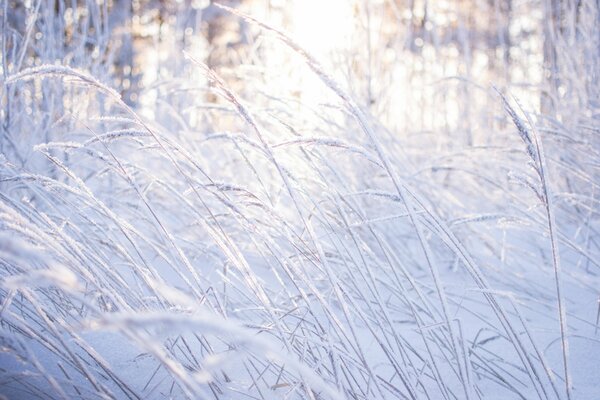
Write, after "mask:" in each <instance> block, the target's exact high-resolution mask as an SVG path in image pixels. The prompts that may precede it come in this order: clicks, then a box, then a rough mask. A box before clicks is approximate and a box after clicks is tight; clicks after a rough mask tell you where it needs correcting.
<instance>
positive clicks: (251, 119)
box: [0, 1, 600, 400]
mask: <svg viewBox="0 0 600 400" xmlns="http://www.w3.org/2000/svg"><path fill="white" fill-rule="evenodd" d="M32 3H33V4H32V7H31V8H30V9H28V11H27V13H28V14H27V15H29V17H28V18H26V20H24V21H23V24H24V25H23V27H21V28H23V29H22V30H21V31H19V30H11V29H9V28H10V24H9V23H8V22H7V21H8V16H9V15H12V14H10V13H9V12H8V10H9V7H12V5H9V2H8V1H7V2H4V4H3V7H4V12H3V16H4V25H3V42H2V43H3V78H2V103H1V105H2V111H1V114H0V115H1V116H2V137H1V138H0V140H1V141H0V150H1V151H2V155H1V156H0V345H1V348H2V352H1V353H0V394H1V395H3V396H5V397H7V398H10V399H12V398H15V399H21V398H32V399H34V398H41V399H54V398H56V399H61V398H86V399H93V398H119V399H121V398H131V399H148V398H155V399H162V398H171V397H172V398H191V399H196V398H201V399H204V398H206V399H210V398H215V399H244V398H257V399H271V398H290V399H296V398H297V399H304V398H308V399H379V398H381V399H393V398H399V399H405V398H408V399H447V400H451V399H463V398H464V399H508V398H515V399H533V398H540V399H594V398H598V397H600V391H599V389H598V385H597V379H598V378H597V377H598V372H597V371H598V368H599V367H600V334H599V332H598V329H599V326H598V325H599V317H600V293H599V289H598V288H600V279H599V275H598V272H599V267H600V243H599V242H598V240H599V238H600V235H599V234H598V229H599V228H600V226H599V219H598V210H599V209H600V208H599V206H598V201H599V200H598V188H599V182H600V179H599V178H600V177H599V169H598V168H599V166H600V162H599V160H600V157H599V153H598V152H599V151H600V139H599V137H600V136H599V134H600V119H599V115H600V108H599V107H600V103H599V99H598V93H599V87H598V81H597V71H598V70H599V69H598V68H597V67H600V55H599V54H598V48H599V47H598V46H596V47H593V45H590V41H591V42H592V43H596V44H600V38H599V37H598V35H599V34H600V33H599V32H600V30H599V29H598V18H599V17H598V15H599V14H598V12H599V10H598V6H597V4H596V5H594V4H593V3H594V2H592V1H590V2H584V3H583V4H584V5H583V6H582V7H585V9H586V12H587V13H586V14H585V18H584V17H582V18H583V19H582V21H580V24H579V25H578V28H577V32H576V33H577V37H574V38H572V39H569V37H568V35H567V33H568V29H565V31H564V32H562V31H561V34H560V35H558V31H557V35H555V39H554V40H555V41H556V42H555V43H554V46H555V48H556V53H557V57H558V62H557V63H558V64H559V65H561V67H562V68H563V69H562V70H561V71H565V72H564V75H563V76H562V77H561V79H562V82H563V87H565V88H567V89H565V91H564V93H563V92H558V93H557V95H559V96H561V97H560V98H557V99H554V100H555V106H554V109H553V110H552V111H548V110H543V111H539V110H536V109H535V107H531V106H525V105H523V106H522V105H521V104H520V102H521V100H520V99H519V97H517V96H513V95H512V94H511V93H512V92H513V91H512V90H511V86H510V85H509V84H507V85H506V88H505V87H503V88H502V89H501V90H496V89H495V88H493V87H492V86H489V87H482V86H481V85H479V83H480V82H466V83H464V84H465V85H466V86H465V87H466V88H467V89H466V90H467V92H468V93H471V92H477V93H478V95H477V96H478V97H477V98H478V99H480V100H481V99H484V100H485V104H473V103H469V104H465V105H464V107H467V106H468V107H473V109H471V110H469V113H470V115H471V116H470V117H469V118H470V119H471V120H473V121H477V123H474V124H473V125H471V126H469V133H468V135H469V138H470V139H469V140H463V139H465V138H464V137H463V135H467V133H466V132H463V131H461V129H460V127H457V128H456V129H451V130H450V131H446V130H444V131H442V130H440V131H439V132H435V131H434V132H425V131H422V130H421V129H420V127H413V126H410V125H409V126H405V127H403V129H402V130H401V131H392V130H391V128H389V127H387V126H386V124H385V123H384V121H387V120H388V119H386V118H387V117H386V116H382V115H378V112H377V110H373V109H369V108H368V106H365V105H364V104H365V102H364V101H363V100H364V99H362V98H360V96H359V95H357V94H356V93H353V92H352V91H351V90H350V89H349V88H348V87H347V86H348V85H346V84H345V83H343V82H339V77H338V76H336V75H334V74H333V72H332V71H330V70H329V69H328V67H324V66H322V65H321V64H322V62H321V60H318V59H317V58H316V57H315V56H313V55H311V54H310V52H309V51H308V50H305V49H303V48H302V47H301V45H298V44H296V42H295V41H294V40H293V39H292V38H290V37H288V36H287V35H286V34H285V33H283V32H281V31H279V30H277V29H275V28H272V27H270V26H269V25H265V24H263V23H262V22H259V21H257V20H255V19H253V18H250V17H247V16H244V15H241V14H239V13H238V12H237V11H235V10H230V11H231V12H232V13H234V14H238V15H237V17H236V18H243V19H244V20H245V21H247V22H246V23H248V24H251V25H252V26H255V27H256V28H257V29H261V31H262V32H263V33H264V35H265V38H264V39H263V40H265V41H269V43H270V44H269V46H272V49H271V48H270V47H269V49H271V51H275V52H277V54H284V55H285V57H288V58H289V59H290V60H296V61H298V62H302V63H303V65H304V66H303V68H304V73H306V74H310V75H309V76H310V78H307V79H315V80H316V81H318V82H319V85H320V86H319V90H320V91H321V92H322V102H320V103H316V102H315V103H311V102H307V101H306V100H304V99H302V98H299V97H297V96H294V95H293V94H292V93H286V91H285V89H283V90H282V89H281V88H280V87H276V85H274V84H273V81H270V80H269V79H270V77H271V76H272V75H271V74H272V73H273V71H270V70H266V69H263V70H261V66H254V67H253V68H255V69H254V70H253V69H252V68H244V66H240V67H239V68H238V69H237V70H235V71H234V72H233V73H234V74H237V76H238V77H240V78H241V79H242V80H243V81H245V85H244V87H242V88H238V87H237V86H239V85H237V86H236V85H235V84H230V83H229V82H228V79H226V78H225V77H223V76H221V74H220V73H219V72H218V71H213V70H211V69H210V68H208V67H207V66H206V65H204V63H203V62H202V61H201V60H200V59H199V58H198V56H197V55H196V54H193V53H192V52H186V53H184V52H180V53H178V55H177V56H178V57H180V58H181V59H180V60H178V61H177V63H180V64H178V65H183V66H184V67H181V71H180V70H179V69H177V71H175V72H181V74H182V75H181V76H176V77H175V78H172V79H168V80H165V81H162V82H157V83H156V86H155V87H152V88H147V89H146V90H147V91H148V92H150V91H154V93H155V94H156V93H157V94H156V97H157V99H156V101H155V102H153V103H152V106H151V107H150V106H148V105H147V104H146V105H145V106H144V107H143V108H142V107H136V106H133V105H131V104H130V103H129V102H127V101H124V100H123V98H122V94H121V93H120V92H119V91H118V90H120V89H122V88H120V87H113V86H114V85H113V84H112V83H111V82H112V79H111V74H112V73H113V72H114V71H111V70H110V67H109V65H110V63H111V62H112V60H113V59H114V58H115V57H116V54H115V53H114V50H111V48H110V46H109V45H108V44H107V43H109V39H110V38H109V35H110V32H107V31H104V30H102V29H100V28H99V27H102V26H106V25H103V23H102V21H103V20H105V19H106V18H107V14H106V9H103V8H102V7H103V6H102V5H99V4H98V3H97V2H95V1H89V2H86V3H85V6H86V7H87V9H88V12H87V14H86V13H84V14H82V16H80V18H81V19H80V20H78V21H79V22H78V23H79V24H80V25H75V28H77V29H80V31H78V32H75V33H71V36H70V39H69V41H67V39H65V38H64V37H60V35H58V34H56V36H53V35H52V34H50V31H49V30H48V29H49V28H48V26H56V25H60V24H61V23H64V20H63V19H60V18H58V19H53V18H56V16H55V15H54V14H52V13H51V12H50V11H51V9H49V8H48V7H45V6H44V4H43V2H35V1H34V2H32ZM11 4H12V3H11ZM60 4H62V5H64V3H62V2H60ZM16 14H17V13H16V12H15V15H16ZM586 18H587V19H586ZM86 24H87V25H86ZM89 26H95V27H96V29H95V30H93V31H89V30H87V28H85V27H89ZM44 29H46V30H45V31H44ZM37 31H43V32H44V34H43V35H42V36H39V38H37V39H35V40H34V38H36V36H35V32H37ZM90 32H93V35H95V36H94V37H88V35H92V33H90ZM65 35H66V33H65ZM78 35H79V36H78ZM73 38H75V39H73ZM79 39H81V40H82V42H81V43H85V41H86V40H88V39H89V40H90V41H92V42H94V43H96V44H97V45H98V46H99V48H100V49H104V51H105V54H102V53H101V54H100V56H98V55H96V56H94V57H92V56H91V55H90V54H89V53H88V51H89V49H87V48H86V46H85V44H81V43H79V42H78V40H79ZM92 39H93V40H92ZM61 40H62V41H64V43H67V42H68V43H69V45H68V46H67V45H66V44H65V45H64V46H63V45H61ZM569 40H572V41H571V42H569ZM78 43H79V45H78ZM30 46H34V47H35V51H34V52H35V54H36V55H37V59H39V60H41V61H39V62H38V64H40V65H35V62H33V64H31V65H30V64H28V63H27V57H29V54H30ZM273 49H274V50H273ZM590 49H591V50H590ZM574 55H580V56H581V57H584V56H585V57H584V59H583V60H582V61H581V64H582V65H581V66H580V65H578V64H576V63H571V61H570V60H572V59H573V58H574V57H573V56H574ZM26 56H27V57H26ZM58 56H61V57H63V58H62V62H61V63H59V64H60V65H59V64H56V63H54V57H58ZM102 56H104V57H102ZM290 62H291V61H290ZM561 63H562V64H561ZM590 63H592V64H593V65H591V66H590V65H588V64H590ZM175 64H176V63H175V62H173V69H174V70H176V68H175V66H174V65H175ZM594 65H595V67H596V69H594ZM177 68H180V67H177ZM262 68H266V67H265V66H262ZM582 71H585V73H582ZM594 71H595V72H594ZM228 72H229V73H231V71H225V73H228ZM198 77H201V78H198ZM369 79H370V78H369ZM509 83H510V82H509ZM478 85H479V86H478ZM515 86H517V89H515V91H517V92H519V90H520V93H527V90H526V89H523V88H522V87H521V88H518V85H515ZM440 87H441V89H440V90H442V91H443V90H445V89H444V86H443V84H442V86H440ZM546 89H548V88H546V87H544V86H542V87H541V88H540V87H536V88H534V89H531V93H533V94H535V95H537V94H539V93H540V92H543V91H545V90H546ZM448 91H450V90H448ZM547 92H550V89H548V90H547ZM207 93H210V94H211V95H212V96H215V99H214V101H210V102H208V101H206V100H205V99H206V98H207ZM533 94H532V96H533ZM141 95H143V93H142V94H141ZM467 97H468V96H467V95H465V97H463V98H462V100H464V101H465V102H466V99H467ZM459 100H460V99H459ZM527 100H529V99H527ZM367 103H368V102H367ZM140 104H143V102H140ZM149 107H150V108H149ZM152 107H153V108H152ZM462 107H463V105H461V106H460V108H461V109H462ZM414 112H416V113H417V112H419V109H418V106H417V107H415V108H414ZM389 113H392V111H389ZM440 114H443V112H442V111H440ZM473 115H475V117H473ZM388 116H389V115H388ZM439 118H440V119H442V118H443V115H440V116H439ZM465 143H466V144H465Z"/></svg>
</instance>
